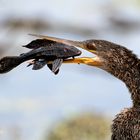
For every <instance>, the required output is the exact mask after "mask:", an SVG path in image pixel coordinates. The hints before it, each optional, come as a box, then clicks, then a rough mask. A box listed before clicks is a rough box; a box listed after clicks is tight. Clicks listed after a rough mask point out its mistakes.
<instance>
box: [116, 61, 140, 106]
mask: <svg viewBox="0 0 140 140" xmlns="http://www.w3.org/2000/svg"><path fill="white" fill-rule="evenodd" d="M118 78H119V79H121V80H122V81H123V82H124V83H125V84H126V86H127V87H128V89H129V91H130V93H131V98H132V101H133V106H134V107H138V108H140V62H138V63H137V64H135V66H133V67H131V68H129V69H127V70H126V71H125V74H123V75H122V76H118Z"/></svg>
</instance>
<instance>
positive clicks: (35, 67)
mask: <svg viewBox="0 0 140 140" xmlns="http://www.w3.org/2000/svg"><path fill="white" fill-rule="evenodd" d="M45 65H46V61H45V60H37V61H34V64H33V68H32V69H33V70H39V69H41V68H43V67H44V66H45Z"/></svg>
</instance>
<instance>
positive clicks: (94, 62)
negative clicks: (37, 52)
mask: <svg viewBox="0 0 140 140" xmlns="http://www.w3.org/2000/svg"><path fill="white" fill-rule="evenodd" d="M29 35H32V36H35V37H38V38H42V39H46V40H51V41H55V42H58V43H62V44H65V45H68V46H75V47H79V48H82V49H84V50H87V51H89V52H91V53H94V54H96V50H95V49H94V48H92V49H89V48H87V46H86V44H85V42H84V41H83V42H82V41H72V40H67V39H61V38H55V37H50V36H43V35H36V34H29ZM63 63H77V64H86V65H91V66H101V65H102V63H101V61H100V59H99V58H98V56H95V57H81V58H74V59H67V60H64V62H63Z"/></svg>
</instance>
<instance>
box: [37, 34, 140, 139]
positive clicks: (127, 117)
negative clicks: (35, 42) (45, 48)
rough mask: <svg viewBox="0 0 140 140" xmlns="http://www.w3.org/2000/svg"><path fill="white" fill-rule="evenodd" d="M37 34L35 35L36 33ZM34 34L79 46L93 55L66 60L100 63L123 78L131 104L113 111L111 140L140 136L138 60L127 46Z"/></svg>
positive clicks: (108, 70) (100, 66)
mask: <svg viewBox="0 0 140 140" xmlns="http://www.w3.org/2000/svg"><path fill="white" fill-rule="evenodd" d="M35 36H36V35H35ZM37 37H40V38H43V39H46V40H53V41H57V42H62V43H64V44H66V45H73V46H75V47H80V48H82V49H85V50H87V51H89V52H91V53H93V54H95V55H96V56H95V57H91V58H89V57H83V58H75V59H69V60H65V61H64V63H78V64H79V63H82V64H87V65H90V66H96V67H99V68H101V69H103V70H105V71H107V72H109V73H111V74H112V75H114V76H115V77H117V78H118V79H120V80H122V81H123V82H124V83H125V84H126V86H127V87H128V89H129V91H130V93H131V99H132V103H133V104H132V107H131V108H127V109H124V110H123V111H122V112H121V113H120V114H118V115H116V118H115V119H114V120H113V124H112V137H111V140H140V60H139V59H138V58H137V56H136V55H135V54H133V53H132V52H131V51H130V50H128V49H127V48H125V47H123V46H120V45H118V44H115V43H111V42H109V41H105V40H87V41H81V42H79V41H71V40H66V39H59V38H54V37H48V36H40V35H37Z"/></svg>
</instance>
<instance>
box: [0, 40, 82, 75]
mask: <svg viewBox="0 0 140 140" xmlns="http://www.w3.org/2000/svg"><path fill="white" fill-rule="evenodd" d="M23 47H26V48H28V49H31V50H30V51H29V52H26V53H22V54H20V55H19V56H6V57H3V58H1V59H0V74H3V73H7V72H9V71H11V70H12V69H14V68H15V67H17V66H18V65H20V64H21V63H23V62H25V61H28V60H32V61H31V62H30V63H29V65H28V66H30V65H33V68H32V69H33V70H39V69H41V68H43V67H44V66H45V65H47V66H48V68H49V69H50V70H51V71H52V72H53V73H54V74H58V72H59V68H60V66H61V65H62V63H63V60H66V59H68V58H70V57H72V58H74V57H76V56H79V55H81V51H80V50H79V49H77V48H75V47H74V46H69V45H66V44H63V43H60V42H57V41H52V40H47V39H36V40H33V41H31V42H30V43H28V44H27V45H24V46H23Z"/></svg>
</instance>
